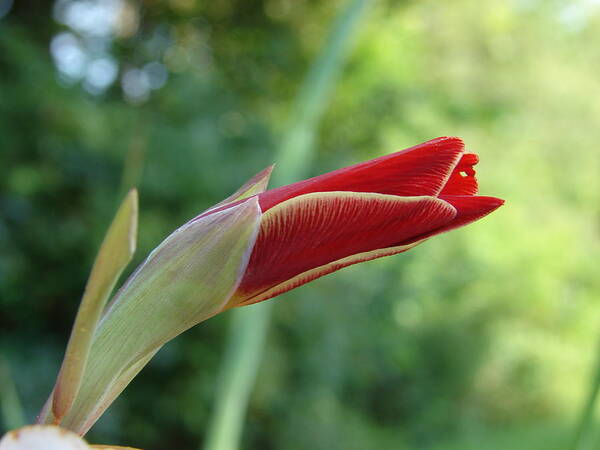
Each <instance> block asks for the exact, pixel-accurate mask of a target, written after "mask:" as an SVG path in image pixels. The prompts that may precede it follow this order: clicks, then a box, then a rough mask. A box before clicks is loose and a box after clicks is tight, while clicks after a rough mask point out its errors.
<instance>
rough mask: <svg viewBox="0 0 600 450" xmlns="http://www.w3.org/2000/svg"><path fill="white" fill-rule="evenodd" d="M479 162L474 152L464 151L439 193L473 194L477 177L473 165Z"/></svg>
mask: <svg viewBox="0 0 600 450" xmlns="http://www.w3.org/2000/svg"><path fill="white" fill-rule="evenodd" d="M478 162H479V157H478V156H477V155H476V154H475V153H465V154H463V155H462V157H461V158H460V161H459V162H458V164H457V165H456V167H455V168H454V170H453V171H452V174H451V175H450V178H449V179H448V181H447V182H446V184H445V186H444V188H443V189H442V192H440V195H475V194H477V178H475V169H473V166H474V165H475V164H477V163H478Z"/></svg>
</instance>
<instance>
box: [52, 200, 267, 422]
mask: <svg viewBox="0 0 600 450" xmlns="http://www.w3.org/2000/svg"><path fill="white" fill-rule="evenodd" d="M260 217H261V213H260V208H259V206H258V200H257V199H256V197H254V198H250V199H248V200H246V201H244V202H242V203H240V204H238V205H235V206H233V207H231V208H228V209H226V210H223V211H220V212H215V213H212V214H210V215H207V216H204V217H201V218H197V219H194V220H192V221H190V222H188V223H187V224H185V225H184V226H182V227H181V228H179V229H178V230H176V231H175V232H174V233H172V234H171V235H170V236H169V237H167V238H166V239H165V240H164V241H163V243H162V244H160V245H159V246H158V247H157V248H156V249H155V250H154V251H153V252H152V253H151V254H150V256H149V257H148V258H147V260H146V261H145V262H144V263H143V264H142V265H141V266H140V267H139V268H138V269H137V270H136V272H135V273H134V274H133V275H132V276H131V277H130V278H129V280H128V281H127V282H126V283H125V285H124V286H123V287H122V288H121V290H120V291H119V292H118V293H117V294H116V296H115V299H114V300H113V302H112V303H111V304H110V305H109V307H108V308H107V311H106V313H105V315H104V317H103V318H102V320H101V322H100V325H99V326H98V330H97V332H96V335H95V337H94V341H93V344H92V349H91V352H90V357H89V361H88V365H87V367H86V371H85V376H84V379H83V383H82V385H81V388H80V390H79V394H78V396H77V399H76V401H75V403H74V405H73V407H72V409H71V410H70V411H69V413H68V414H67V415H66V416H65V417H64V419H63V421H62V425H63V426H65V427H67V428H69V429H71V430H76V431H78V432H80V433H84V432H85V431H86V430H87V428H89V427H90V426H91V425H92V424H93V422H94V421H95V420H96V418H97V417H98V415H99V413H101V412H102V411H103V410H104V409H105V408H106V407H108V405H109V404H110V402H111V401H112V400H113V399H114V397H115V395H116V394H115V393H117V394H118V393H119V392H120V391H121V390H122V389H124V387H125V386H126V385H127V384H128V383H129V382H130V381H131V379H132V378H133V377H134V376H135V375H136V374H137V372H138V371H139V370H141V368H142V367H143V365H144V364H145V363H146V362H147V361H148V360H149V357H150V356H151V355H152V354H153V353H154V352H156V351H157V350H158V349H159V348H160V347H161V346H162V345H163V344H164V343H165V342H167V341H169V340H170V339H172V338H173V337H175V336H177V335H178V334H180V333H182V332H183V331H185V330H186V329H188V328H190V327H191V326H193V325H195V324H197V323H199V322H201V321H203V320H206V319H208V318H209V317H211V316H213V315H215V314H217V313H218V312H220V311H221V310H222V309H223V306H224V305H225V304H226V303H227V301H228V299H229V298H230V297H231V295H232V294H233V292H234V291H235V290H236V289H237V287H238V285H239V282H240V280H241V277H242V276H243V274H244V272H245V270H246V266H247V263H248V260H249V257H250V253H251V251H252V248H253V246H254V242H255V240H256V236H257V234H258V228H259V223H260Z"/></svg>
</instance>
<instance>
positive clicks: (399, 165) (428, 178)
mask: <svg viewBox="0 0 600 450" xmlns="http://www.w3.org/2000/svg"><path fill="white" fill-rule="evenodd" d="M463 151H464V144H463V142H462V140H461V139H459V138H456V137H441V138H437V139H433V140H431V141H428V142H425V143H423V144H420V145H416V146H414V147H411V148H408V149H406V150H402V151H400V152H396V153H392V154H390V155H386V156H382V157H380V158H376V159H373V160H371V161H366V162H363V163H360V164H356V165H353V166H350V167H345V168H343V169H339V170H335V171H333V172H329V173H326V174H323V175H320V176H318V177H315V178H310V179H308V180H304V181H299V182H297V183H294V184H290V185H287V186H282V187H280V188H277V189H271V190H269V191H266V192H263V193H262V194H260V195H259V201H260V206H261V209H262V210H263V211H267V210H268V209H270V208H272V207H273V206H275V205H277V204H279V203H281V202H283V201H285V200H288V199H290V198H293V197H297V196H299V195H303V194H309V193H313V192H331V191H353V192H375V193H379V194H389V195H397V196H406V197H410V196H419V195H427V196H429V195H437V194H439V192H440V191H441V190H442V187H443V186H444V185H445V184H446V181H447V180H448V178H449V177H450V174H451V172H452V170H453V169H454V167H455V166H456V164H457V163H458V161H459V160H460V157H461V155H462V153H463Z"/></svg>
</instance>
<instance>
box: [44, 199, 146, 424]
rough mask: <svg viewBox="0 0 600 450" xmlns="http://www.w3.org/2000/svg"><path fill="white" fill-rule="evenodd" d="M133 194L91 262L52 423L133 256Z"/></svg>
mask: <svg viewBox="0 0 600 450" xmlns="http://www.w3.org/2000/svg"><path fill="white" fill-rule="evenodd" d="M137 216H138V197H137V191H136V190H135V189H132V190H131V191H129V193H128V194H127V196H126V197H125V199H124V200H123V203H122V204H121V206H120V208H119V210H118V211H117V214H116V216H115V218H114V220H113V222H112V224H111V225H110V228H109V229H108V232H107V233H106V236H105V238H104V241H103V242H102V245H101V247H100V251H99V252H98V256H97V257H96V260H95V261H94V266H93V267H92V271H91V273H90V278H89V279H88V282H87V285H86V288H85V292H84V294H83V299H82V300H81V304H80V306H79V311H78V312H77V317H76V318H75V324H74V325H73V330H72V332H71V337H70V338H69V344H68V346H67V351H66V354H65V358H64V360H63V364H62V367H61V369H60V373H59V375H58V379H57V382H56V387H55V391H54V400H53V404H52V412H53V414H54V417H55V421H56V422H59V421H60V419H61V418H62V417H63V416H64V415H65V414H66V413H67V412H68V410H69V408H70V407H71V405H72V404H73V400H74V399H75V396H76V395H77V391H78V390H79V386H80V384H81V377H82V375H83V372H84V370H85V366H86V362H87V358H88V353H89V350H90V347H91V343H92V337H93V335H94V332H95V330H96V325H97V323H98V320H99V319H100V316H101V314H102V311H103V309H104V306H105V305H106V301H107V299H108V297H109V295H110V293H111V291H112V290H113V288H114V286H115V283H116V282H117V280H118V279H119V276H120V275H121V273H122V272H123V269H125V267H126V266H127V264H129V262H130V261H131V257H132V256H133V253H134V252H135V245H136V239H137V238H136V236H137Z"/></svg>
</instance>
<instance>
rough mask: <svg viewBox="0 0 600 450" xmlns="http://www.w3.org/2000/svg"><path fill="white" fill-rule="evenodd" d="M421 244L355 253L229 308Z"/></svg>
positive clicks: (261, 299) (244, 299)
mask: <svg viewBox="0 0 600 450" xmlns="http://www.w3.org/2000/svg"><path fill="white" fill-rule="evenodd" d="M421 242H423V240H421V241H417V242H413V243H411V244H408V245H399V246H396V247H386V248H380V249H378V250H373V251H370V252H363V253H357V254H356V255H351V256H348V257H347V258H342V259H338V260H337V261H334V262H332V263H329V264H325V265H323V266H319V267H317V268H315V269H311V270H308V271H306V272H302V273H301V274H300V275H296V276H295V277H292V278H290V279H289V280H286V281H284V282H283V283H280V284H277V285H275V286H273V287H272V288H269V289H267V290H266V291H263V292H261V293H260V294H258V295H254V296H253V297H250V298H240V297H237V298H236V299H235V300H234V301H230V302H229V307H233V306H246V305H252V304H253V303H258V302H262V301H263V300H268V299H270V298H273V297H276V296H278V295H280V294H283V293H284V292H287V291H290V290H292V289H294V288H297V287H298V286H302V285H303V284H306V283H308V282H309V281H312V280H315V279H317V278H320V277H322V276H323V275H327V274H329V273H331V272H335V271H336V270H340V269H343V268H344V267H348V266H351V265H353V264H358V263H361V262H365V261H371V260H373V259H377V258H381V257H383V256H391V255H396V254H398V253H402V252H405V251H407V250H410V249H411V248H413V247H415V246H417V245H418V244H420V243H421Z"/></svg>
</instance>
